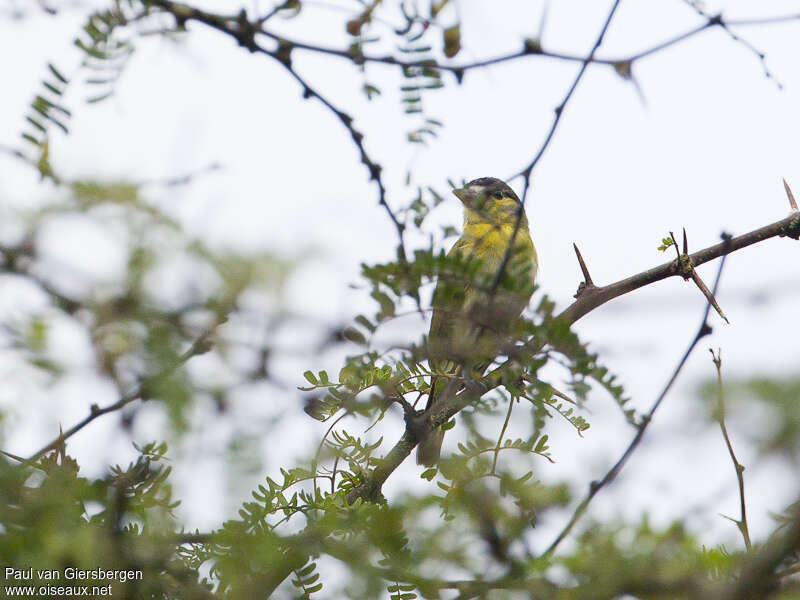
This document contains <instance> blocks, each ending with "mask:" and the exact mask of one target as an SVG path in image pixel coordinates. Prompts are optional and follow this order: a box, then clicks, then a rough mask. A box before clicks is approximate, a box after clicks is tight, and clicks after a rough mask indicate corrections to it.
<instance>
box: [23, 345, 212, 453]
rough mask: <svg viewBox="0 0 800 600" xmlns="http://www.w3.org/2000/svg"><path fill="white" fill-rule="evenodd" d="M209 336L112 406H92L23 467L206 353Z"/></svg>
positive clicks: (134, 399)
mask: <svg viewBox="0 0 800 600" xmlns="http://www.w3.org/2000/svg"><path fill="white" fill-rule="evenodd" d="M210 335H211V332H206V333H204V334H203V335H201V336H200V337H199V338H198V339H197V340H196V341H195V342H194V343H193V344H192V345H191V346H190V347H189V349H188V350H186V352H184V353H183V354H181V355H180V356H179V357H178V358H177V359H175V361H174V362H173V363H172V364H171V365H169V366H167V367H165V368H164V369H162V370H161V371H159V372H158V373H156V374H155V375H152V376H150V377H147V378H146V379H145V380H144V381H143V382H142V383H140V384H139V385H137V386H136V388H135V389H134V390H132V391H130V392H128V393H127V394H124V395H123V396H122V397H121V398H120V399H119V400H117V401H116V402H114V403H113V404H110V405H108V406H105V407H103V408H100V407H99V406H97V405H96V404H92V406H91V408H90V410H89V414H88V415H87V416H86V417H84V418H83V419H82V420H81V421H78V422H77V423H76V424H75V425H73V426H72V427H70V428H69V429H67V431H65V432H63V433H61V434H60V435H59V436H58V437H57V438H56V439H54V440H53V441H52V442H50V443H49V444H47V445H45V446H43V447H42V448H41V449H39V450H38V451H36V452H34V453H33V454H32V455H31V456H30V457H29V458H27V459H26V460H25V462H24V463H23V465H25V466H28V465H31V464H32V463H34V462H35V461H36V460H37V459H38V458H40V457H41V456H44V455H45V454H47V453H48V452H50V451H51V450H54V449H57V448H58V447H59V446H60V445H62V444H63V443H64V441H65V440H67V439H69V438H70V437H72V436H73V435H75V434H76V433H78V432H79V431H80V430H81V429H83V428H84V427H86V426H87V425H88V424H89V423H91V422H92V421H94V420H95V419H97V418H98V417H101V416H103V415H106V414H108V413H112V412H116V411H118V410H120V409H122V408H124V407H125V406H127V405H128V404H130V403H131V402H134V401H136V400H139V399H140V398H142V395H143V393H144V392H145V391H146V388H147V387H148V385H150V384H152V383H153V382H154V381H156V380H158V379H161V378H163V377H167V376H169V375H170V374H171V373H173V372H174V371H175V369H177V368H178V367H180V366H181V365H183V364H184V363H186V361H188V360H189V359H190V358H192V357H193V356H198V355H200V354H204V353H205V352H208V350H209V349H210V348H211V344H210V341H209V337H210Z"/></svg>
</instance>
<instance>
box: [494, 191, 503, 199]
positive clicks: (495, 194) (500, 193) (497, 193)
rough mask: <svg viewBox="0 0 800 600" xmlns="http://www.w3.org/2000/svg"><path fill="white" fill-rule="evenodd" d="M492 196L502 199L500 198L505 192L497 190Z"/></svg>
mask: <svg viewBox="0 0 800 600" xmlns="http://www.w3.org/2000/svg"><path fill="white" fill-rule="evenodd" d="M492 196H494V197H495V198H497V199H498V200H500V198H502V197H503V192H495V193H494V194H492Z"/></svg>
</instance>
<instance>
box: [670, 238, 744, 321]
mask: <svg viewBox="0 0 800 600" xmlns="http://www.w3.org/2000/svg"><path fill="white" fill-rule="evenodd" d="M669 235H670V237H671V238H672V244H673V245H674V246H675V252H677V254H678V258H677V259H676V262H675V272H676V273H677V274H678V275H680V276H681V277H683V279H684V280H685V281H689V280H690V279H691V280H692V281H694V283H695V285H696V286H697V287H698V289H699V290H700V292H702V294H703V296H705V298H706V300H708V303H709V304H710V305H711V306H713V307H714V310H716V311H717V314H719V316H720V317H722V319H723V320H724V321H725V322H726V323H727V324H728V325H730V321H729V320H728V317H726V316H725V313H724V312H722V309H721V308H720V306H719V304H718V303H717V300H716V298H714V294H712V293H711V291H710V290H709V289H708V286H706V284H705V283H704V282H703V280H702V279H701V278H700V275H699V274H698V273H697V271H696V270H695V268H694V264H693V263H692V257H691V256H689V240H688V238H687V236H686V228H685V227H684V228H683V251H681V250H679V249H678V242H677V241H676V240H675V234H674V233H672V232H671V231H670V232H669ZM725 237H727V238H728V239H730V236H729V235H728V236H726V235H725V234H723V238H725Z"/></svg>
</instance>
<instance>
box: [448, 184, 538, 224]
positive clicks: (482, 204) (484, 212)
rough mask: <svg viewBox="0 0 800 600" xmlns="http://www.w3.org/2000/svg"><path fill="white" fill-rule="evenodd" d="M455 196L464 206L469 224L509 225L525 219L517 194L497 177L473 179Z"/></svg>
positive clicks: (455, 191) (458, 190)
mask: <svg viewBox="0 0 800 600" xmlns="http://www.w3.org/2000/svg"><path fill="white" fill-rule="evenodd" d="M453 194H455V195H456V197H457V198H458V199H459V200H461V202H462V204H464V215H465V217H466V219H467V221H468V222H491V223H498V224H502V223H508V222H514V221H516V220H517V219H518V218H520V217H522V218H524V217H525V212H524V211H523V210H522V203H521V202H520V199H519V198H518V197H517V194H516V193H515V192H514V190H512V189H511V188H510V187H509V186H508V185H507V184H506V183H505V182H503V181H501V180H499V179H497V178H496V177H481V178H480V179H473V180H472V181H470V182H469V183H468V184H466V185H465V186H464V187H462V188H458V189H455V190H453Z"/></svg>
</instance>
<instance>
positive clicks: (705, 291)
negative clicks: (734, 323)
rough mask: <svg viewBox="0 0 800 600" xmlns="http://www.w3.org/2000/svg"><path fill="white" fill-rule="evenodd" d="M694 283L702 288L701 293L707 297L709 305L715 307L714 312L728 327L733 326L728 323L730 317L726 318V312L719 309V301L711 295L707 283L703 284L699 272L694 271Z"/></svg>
mask: <svg viewBox="0 0 800 600" xmlns="http://www.w3.org/2000/svg"><path fill="white" fill-rule="evenodd" d="M692 281H694V282H695V283H696V284H697V287H699V288H700V291H701V292H703V296H705V297H706V300H708V303H709V304H711V306H713V307H714V310H716V311H717V312H718V313H719V316H720V317H722V318H723V320H724V321H725V322H726V323H727V324H728V325H730V324H731V322H730V321H728V317H726V316H725V313H724V312H722V309H721V308H720V307H719V304H717V301H716V299H715V298H714V294H712V293H711V292H710V291H709V290H708V288H707V287H706V284H705V283H703V280H702V279H700V275H698V274H697V271H695V270H694V269H692Z"/></svg>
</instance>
